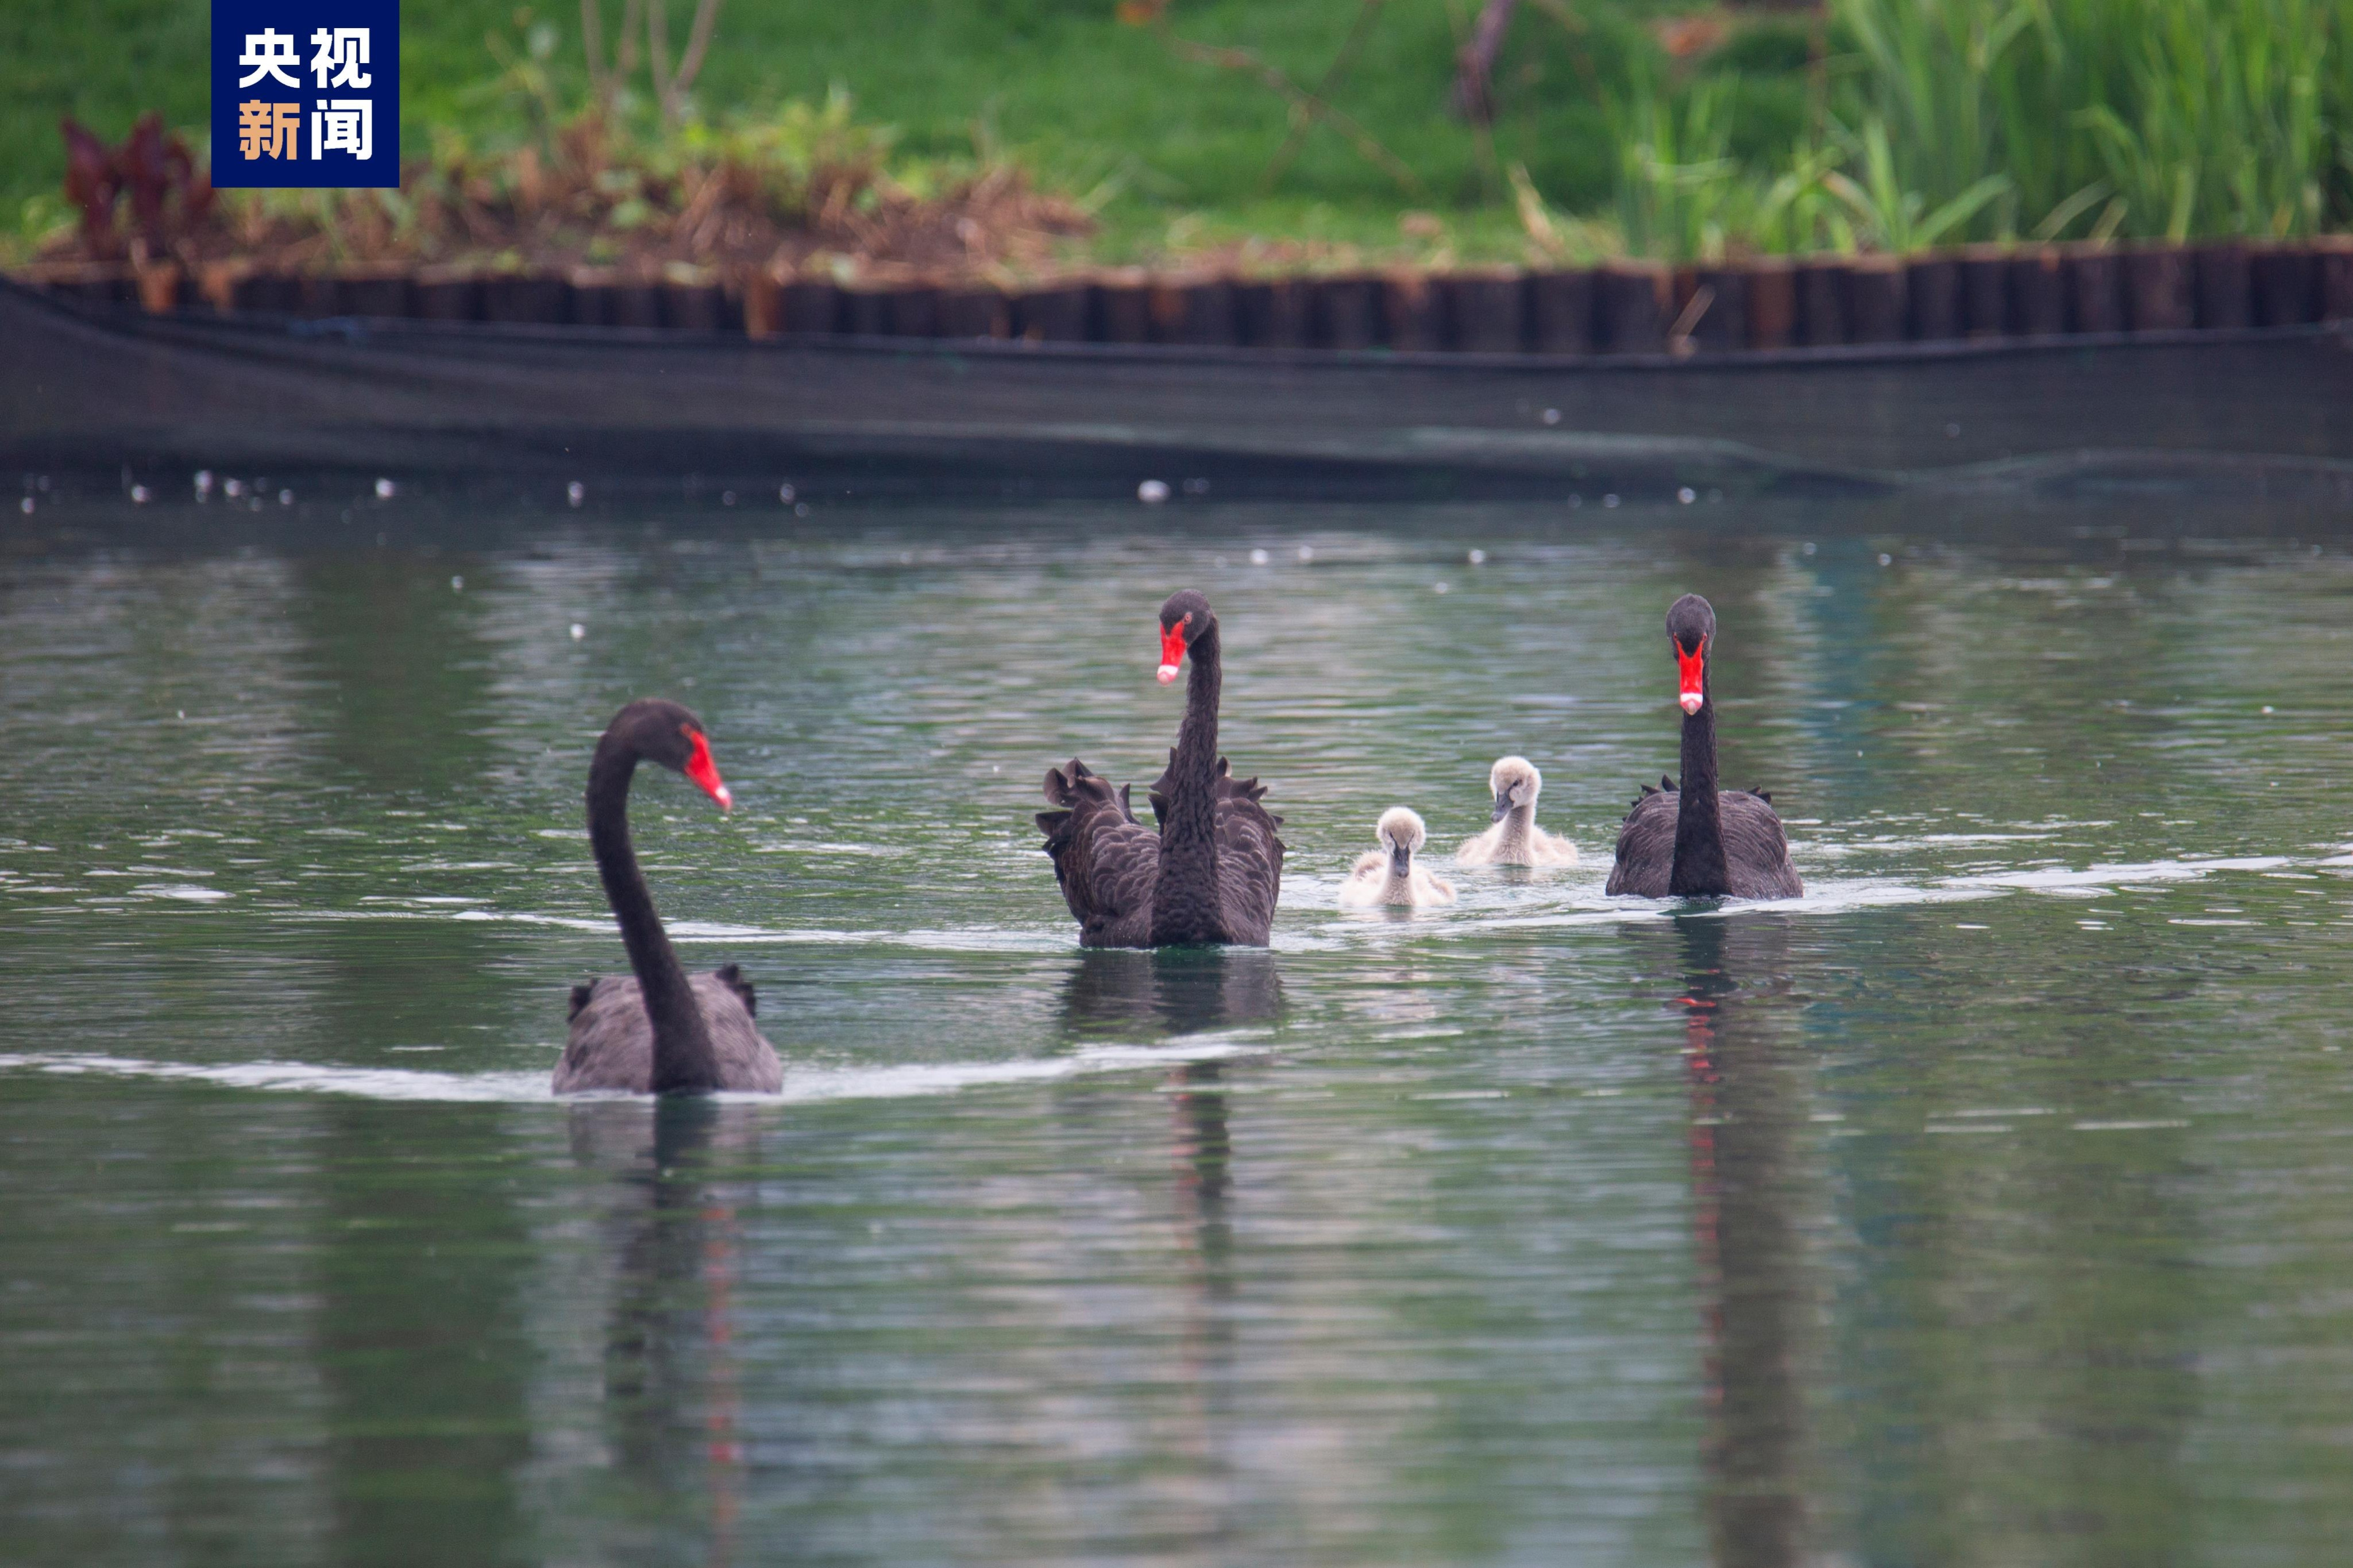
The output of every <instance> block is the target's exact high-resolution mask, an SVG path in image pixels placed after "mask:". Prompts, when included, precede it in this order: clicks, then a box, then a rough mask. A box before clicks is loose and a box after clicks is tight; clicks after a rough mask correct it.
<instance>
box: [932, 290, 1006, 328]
mask: <svg viewBox="0 0 2353 1568" xmlns="http://www.w3.org/2000/svg"><path fill="white" fill-rule="evenodd" d="M939 325H940V336H942V337H944V338H1009V337H1011V336H1012V335H1013V301H1012V300H1011V299H1010V298H1009V297H1008V296H1007V294H1006V292H1005V290H1004V289H997V288H992V287H990V286H989V285H988V284H986V283H975V284H972V285H969V286H968V287H965V288H961V289H941V290H940V307H939Z"/></svg>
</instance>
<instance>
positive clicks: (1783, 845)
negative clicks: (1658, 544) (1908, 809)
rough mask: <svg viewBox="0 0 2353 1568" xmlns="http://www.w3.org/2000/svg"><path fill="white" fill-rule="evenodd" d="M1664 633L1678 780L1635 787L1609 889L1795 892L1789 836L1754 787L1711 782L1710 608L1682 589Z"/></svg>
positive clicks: (1665, 893)
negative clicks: (1677, 723)
mask: <svg viewBox="0 0 2353 1568" xmlns="http://www.w3.org/2000/svg"><path fill="white" fill-rule="evenodd" d="M1667 636H1668V637H1671V638H1672V639H1673V641H1674V645H1675V664H1676V666H1677V668H1679V669H1680V671H1681V673H1682V690H1681V692H1680V694H1679V697H1680V701H1681V703H1682V706H1683V787H1682V788H1681V789H1677V788H1676V787H1675V786H1674V784H1672V783H1670V782H1669V781H1668V780H1666V779H1661V780H1660V781H1659V785H1660V787H1659V788H1657V789H1655V790H1654V789H1652V788H1651V786H1650V785H1648V784H1644V785H1643V786H1642V794H1641V798H1640V799H1638V800H1637V801H1635V802H1634V809H1633V810H1631V811H1630V812H1628V813H1627V814H1626V822H1625V825H1624V826H1621V827H1620V828H1619V830H1618V864H1617V866H1616V867H1615V868H1612V869H1611V871H1610V873H1609V889H1608V890H1609V891H1610V892H1612V893H1632V894H1635V895H1637V896H1638V897H1641V898H1646V899H1662V898H1664V899H1684V898H1692V899H1704V898H1724V897H1727V896H1729V897H1731V898H1736V899H1794V898H1797V897H1798V896H1799V895H1800V894H1802V893H1803V892H1804V891H1805V890H1806V885H1805V884H1804V883H1803V882H1800V881H1799V880H1798V872H1797V868H1795V867H1793V866H1791V865H1790V864H1789V840H1788V836H1787V835H1785V834H1784V833H1783V832H1782V831H1781V819H1780V818H1779V817H1778V816H1775V815H1774V813H1773V797H1772V796H1771V795H1767V794H1765V793H1764V792H1763V791H1762V790H1757V791H1748V790H1730V791H1726V792H1725V793H1723V794H1718V793H1717V791H1716V787H1715V702H1714V701H1712V700H1710V699H1709V697H1708V689H1707V665H1708V659H1709V657H1710V656H1711V655H1713V654H1714V653H1715V610H1714V609H1713V608H1712V607H1711V606H1710V605H1708V602H1707V601H1706V600H1705V599H1703V598H1701V597H1700V596H1699V595H1697V594H1685V595H1683V597H1682V598H1680V599H1677V600H1676V601H1675V602H1674V604H1673V605H1672V606H1671V607H1670V608H1669V609H1668V611H1667Z"/></svg>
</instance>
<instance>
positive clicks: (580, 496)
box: [564, 479, 588, 506]
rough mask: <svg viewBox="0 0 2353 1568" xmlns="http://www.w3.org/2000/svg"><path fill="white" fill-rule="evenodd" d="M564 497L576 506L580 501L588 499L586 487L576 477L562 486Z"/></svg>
mask: <svg viewBox="0 0 2353 1568" xmlns="http://www.w3.org/2000/svg"><path fill="white" fill-rule="evenodd" d="M564 499H565V500H568V501H570V502H571V503H572V504H573V505H574V506H578V505H579V504H580V503H581V502H582V501H584V500H587V499H588V487H587V486H586V485H584V484H582V483H581V482H580V481H579V480H578V479H575V480H573V481H572V482H571V483H570V484H568V485H566V486H565V487H564Z"/></svg>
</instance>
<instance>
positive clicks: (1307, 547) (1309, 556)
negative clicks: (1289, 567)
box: [1299, 544, 1315, 561]
mask: <svg viewBox="0 0 2353 1568" xmlns="http://www.w3.org/2000/svg"><path fill="white" fill-rule="evenodd" d="M1299 558H1300V559H1301V560H1302V561H1313V560H1314V559H1315V547H1314V545H1312V544H1303V545H1301V546H1300V547H1299Z"/></svg>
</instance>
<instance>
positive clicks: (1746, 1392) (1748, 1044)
mask: <svg viewBox="0 0 2353 1568" xmlns="http://www.w3.org/2000/svg"><path fill="white" fill-rule="evenodd" d="M1636 934H1637V935H1638V936H1639V937H1640V939H1641V940H1644V941H1655V940H1656V939H1657V938H1658V937H1659V936H1660V935H1661V934H1662V932H1661V931H1660V928H1658V927H1655V926H1652V927H1650V928H1648V929H1647V930H1645V931H1638V932H1637V933H1636ZM1672 936H1673V938H1674V941H1675V943H1676V948H1677V951H1676V952H1675V953H1674V954H1672V956H1670V955H1668V954H1665V953H1662V954H1661V959H1662V963H1661V967H1662V968H1666V969H1669V970H1670V972H1671V973H1674V974H1675V976H1676V978H1677V981H1678V993H1677V994H1675V995H1674V996H1673V997H1672V999H1671V1000H1670V1001H1669V1003H1668V1006H1669V1008H1670V1010H1671V1011H1672V1012H1673V1013H1674V1014H1676V1015H1678V1016H1680V1017H1681V1020H1682V1023H1683V1060H1684V1068H1685V1073H1686V1082H1687V1086H1688V1089H1689V1092H1690V1095H1691V1173H1692V1200H1693V1201H1692V1225H1693V1232H1694V1252H1695V1254H1696V1256H1695V1258H1694V1262H1695V1263H1696V1264H1697V1267H1698V1270H1699V1277H1700V1300H1701V1303H1702V1305H1701V1311H1702V1314H1703V1319H1704V1323H1703V1327H1704V1331H1705V1335H1706V1351H1705V1354H1706V1365H1705V1367H1704V1374H1705V1380H1706V1399H1707V1418H1708V1429H1707V1438H1706V1443H1707V1450H1706V1456H1705V1458H1706V1468H1707V1474H1708V1489H1707V1517H1708V1532H1709V1535H1710V1537H1711V1539H1712V1542H1713V1545H1714V1547H1715V1562H1716V1563H1718V1564H1719V1565H1720V1568H1791V1565H1795V1564H1799V1563H1810V1562H1812V1561H1815V1560H1816V1553H1815V1552H1814V1550H1813V1542H1811V1540H1810V1537H1811V1535H1812V1533H1813V1530H1814V1525H1815V1521H1812V1520H1810V1517H1809V1510H1808V1506H1807V1492H1808V1482H1809V1479H1810V1471H1811V1469H1812V1462H1811V1461H1812V1456H1811V1453H1810V1436H1809V1432H1808V1424H1807V1420H1806V1410H1805V1399H1804V1391H1805V1387H1806V1378H1807V1372H1808V1368H1809V1367H1810V1365H1811V1364H1812V1363H1813V1362H1814V1360H1815V1359H1816V1358H1815V1357H1814V1355H1813V1354H1812V1352H1813V1349H1814V1347H1812V1346H1811V1345H1810V1344H1809V1343H1808V1342H1807V1325H1808V1324H1809V1322H1810V1321H1812V1320H1813V1319H1814V1318H1815V1317H1816V1316H1817V1310H1818V1302H1817V1301H1816V1299H1815V1297H1816V1292H1817V1289H1818V1285H1817V1282H1816V1280H1815V1279H1814V1278H1813V1268H1812V1264H1811V1261H1810V1258H1808V1256H1807V1250H1806V1242H1805V1231H1806V1229H1807V1228H1808V1214H1807V1211H1808V1209H1809V1208H1810V1207H1812V1206H1819V1205H1820V1203H1821V1202H1822V1201H1823V1199H1822V1196H1821V1186H1820V1182H1819V1181H1818V1180H1817V1175H1818V1173H1816V1172H1814V1171H1813V1170H1811V1169H1810V1165H1809V1162H1808V1157H1807V1152H1806V1148H1807V1144H1806V1136H1805V1130H1806V1118H1807V1114H1808V1104H1809V1101H1808V1099H1807V1083H1806V1078H1805V1069H1804V1068H1803V1066H1802V1065H1801V1061H1800V1056H1799V1042H1798V1041H1797V1039H1796V1038H1795V1031H1794V1030H1793V1029H1791V1028H1790V1027H1789V1026H1788V1016H1787V1011H1786V998H1787V995H1788V992H1789V989H1790V983H1789V976H1788V954H1787V947H1788V924H1787V921H1785V920H1784V919H1782V918H1780V917H1777V916H1771V915H1761V914H1759V915H1743V916H1740V917H1738V918H1736V919H1727V918H1725V917H1722V916H1715V915H1680V916H1677V917H1676V918H1675V919H1674V921H1672Z"/></svg>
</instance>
